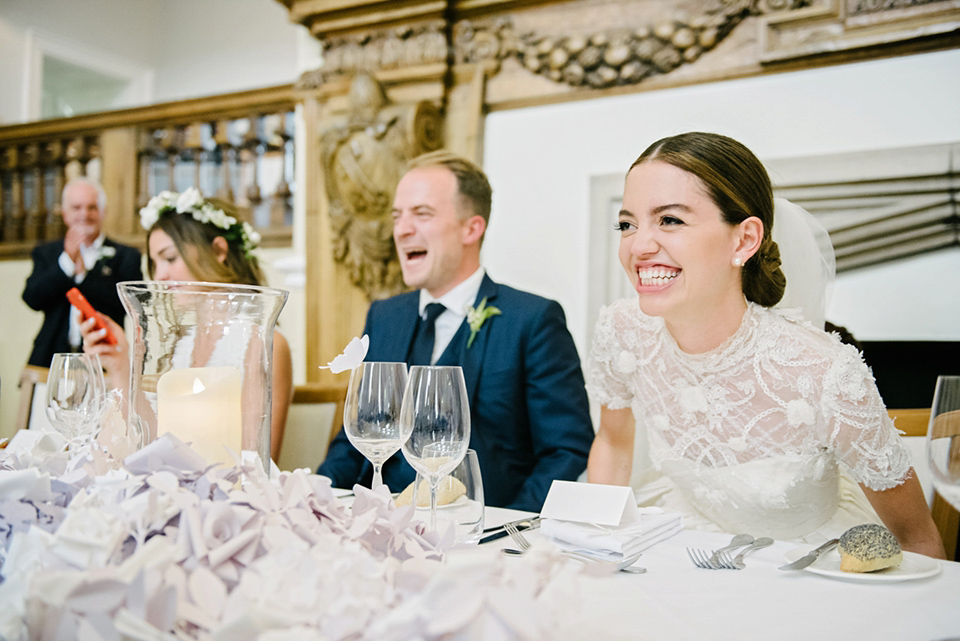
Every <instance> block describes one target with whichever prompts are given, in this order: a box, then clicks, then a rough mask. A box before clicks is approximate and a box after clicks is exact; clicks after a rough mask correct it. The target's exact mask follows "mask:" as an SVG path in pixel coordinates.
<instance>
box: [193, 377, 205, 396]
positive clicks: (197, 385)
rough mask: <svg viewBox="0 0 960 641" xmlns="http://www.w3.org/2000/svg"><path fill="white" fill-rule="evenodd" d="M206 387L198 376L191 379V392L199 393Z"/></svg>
mask: <svg viewBox="0 0 960 641" xmlns="http://www.w3.org/2000/svg"><path fill="white" fill-rule="evenodd" d="M205 389H207V388H206V387H204V386H203V382H202V381H201V380H200V379H199V378H195V379H193V393H194V394H199V393H200V392H202V391H203V390H205Z"/></svg>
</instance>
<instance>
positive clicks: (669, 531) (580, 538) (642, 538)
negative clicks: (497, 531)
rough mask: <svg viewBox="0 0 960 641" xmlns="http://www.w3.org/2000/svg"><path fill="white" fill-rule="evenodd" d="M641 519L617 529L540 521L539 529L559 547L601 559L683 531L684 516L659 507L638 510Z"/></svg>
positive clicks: (621, 555) (627, 553)
mask: <svg viewBox="0 0 960 641" xmlns="http://www.w3.org/2000/svg"><path fill="white" fill-rule="evenodd" d="M639 512H640V520H639V522H637V521H633V522H630V523H628V524H625V525H621V526H619V527H611V526H606V525H595V524H592V523H580V522H576V521H560V520H557V519H543V521H542V522H541V524H540V530H541V532H542V533H543V535H544V536H547V537H550V539H551V540H552V541H553V542H554V543H555V544H556V545H557V546H559V547H560V548H562V549H565V550H571V551H575V552H581V553H583V554H587V555H589V556H593V557H596V558H597V559H603V560H609V561H613V560H619V559H622V558H625V557H628V556H630V555H632V554H636V553H637V552H642V551H643V550H646V549H647V548H649V547H651V546H653V545H655V544H657V543H659V542H660V541H663V540H665V539H668V538H670V537H671V536H673V535H674V534H676V533H677V532H679V531H680V530H682V529H683V515H681V514H680V513H678V512H664V511H663V510H661V509H660V508H658V507H644V508H639Z"/></svg>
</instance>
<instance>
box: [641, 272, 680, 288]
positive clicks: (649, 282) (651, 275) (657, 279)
mask: <svg viewBox="0 0 960 641" xmlns="http://www.w3.org/2000/svg"><path fill="white" fill-rule="evenodd" d="M678 273H679V272H673V271H669V270H667V269H666V268H663V267H654V268H648V269H641V270H638V271H637V276H638V277H639V279H640V284H641V285H644V286H655V285H665V284H667V283H668V282H670V281H671V280H673V279H674V278H676V276H677V274H678Z"/></svg>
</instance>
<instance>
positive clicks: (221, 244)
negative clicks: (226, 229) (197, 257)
mask: <svg viewBox="0 0 960 641" xmlns="http://www.w3.org/2000/svg"><path fill="white" fill-rule="evenodd" d="M210 244H211V245H212V246H213V253H214V254H216V256H217V262H218V263H223V261H225V260H227V254H228V253H229V252H230V246H229V245H228V244H227V239H226V238H224V237H223V236H217V237H216V238H214V239H213V242H212V243H210Z"/></svg>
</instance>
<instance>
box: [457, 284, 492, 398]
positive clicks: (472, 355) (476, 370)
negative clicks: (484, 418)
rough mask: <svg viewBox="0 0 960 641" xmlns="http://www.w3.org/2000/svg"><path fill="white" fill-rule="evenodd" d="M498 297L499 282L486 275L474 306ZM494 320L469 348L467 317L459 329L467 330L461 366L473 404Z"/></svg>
mask: <svg viewBox="0 0 960 641" xmlns="http://www.w3.org/2000/svg"><path fill="white" fill-rule="evenodd" d="M496 297H497V284H496V283H495V282H493V281H492V280H490V277H489V276H487V275H484V277H483V282H482V283H480V291H478V292H477V298H476V300H474V301H473V306H474V308H476V307H477V305H479V304H480V301H482V300H483V299H484V298H486V299H487V305H493V304H494V300H495V299H496ZM492 322H496V316H493V317H491V318H488V319H487V321H486V322H485V323H484V324H483V326H482V327H481V328H480V331H479V332H477V337H476V338H475V339H474V341H473V345H471V346H470V347H469V349H468V348H467V340H468V339H469V336H470V327H469V326H468V323H467V319H464V320H463V326H461V327H460V330H459V331H462V332H466V337H464V338H463V341H462V342H461V344H460V349H461V356H460V366H461V367H462V368H463V380H464V383H466V386H467V396H468V397H469V398H470V404H471V405H473V399H474V396H475V394H476V391H477V383H478V382H479V381H480V373H481V372H482V371H483V355H484V352H486V350H487V336H489V334H490V324H491V323H492Z"/></svg>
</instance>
